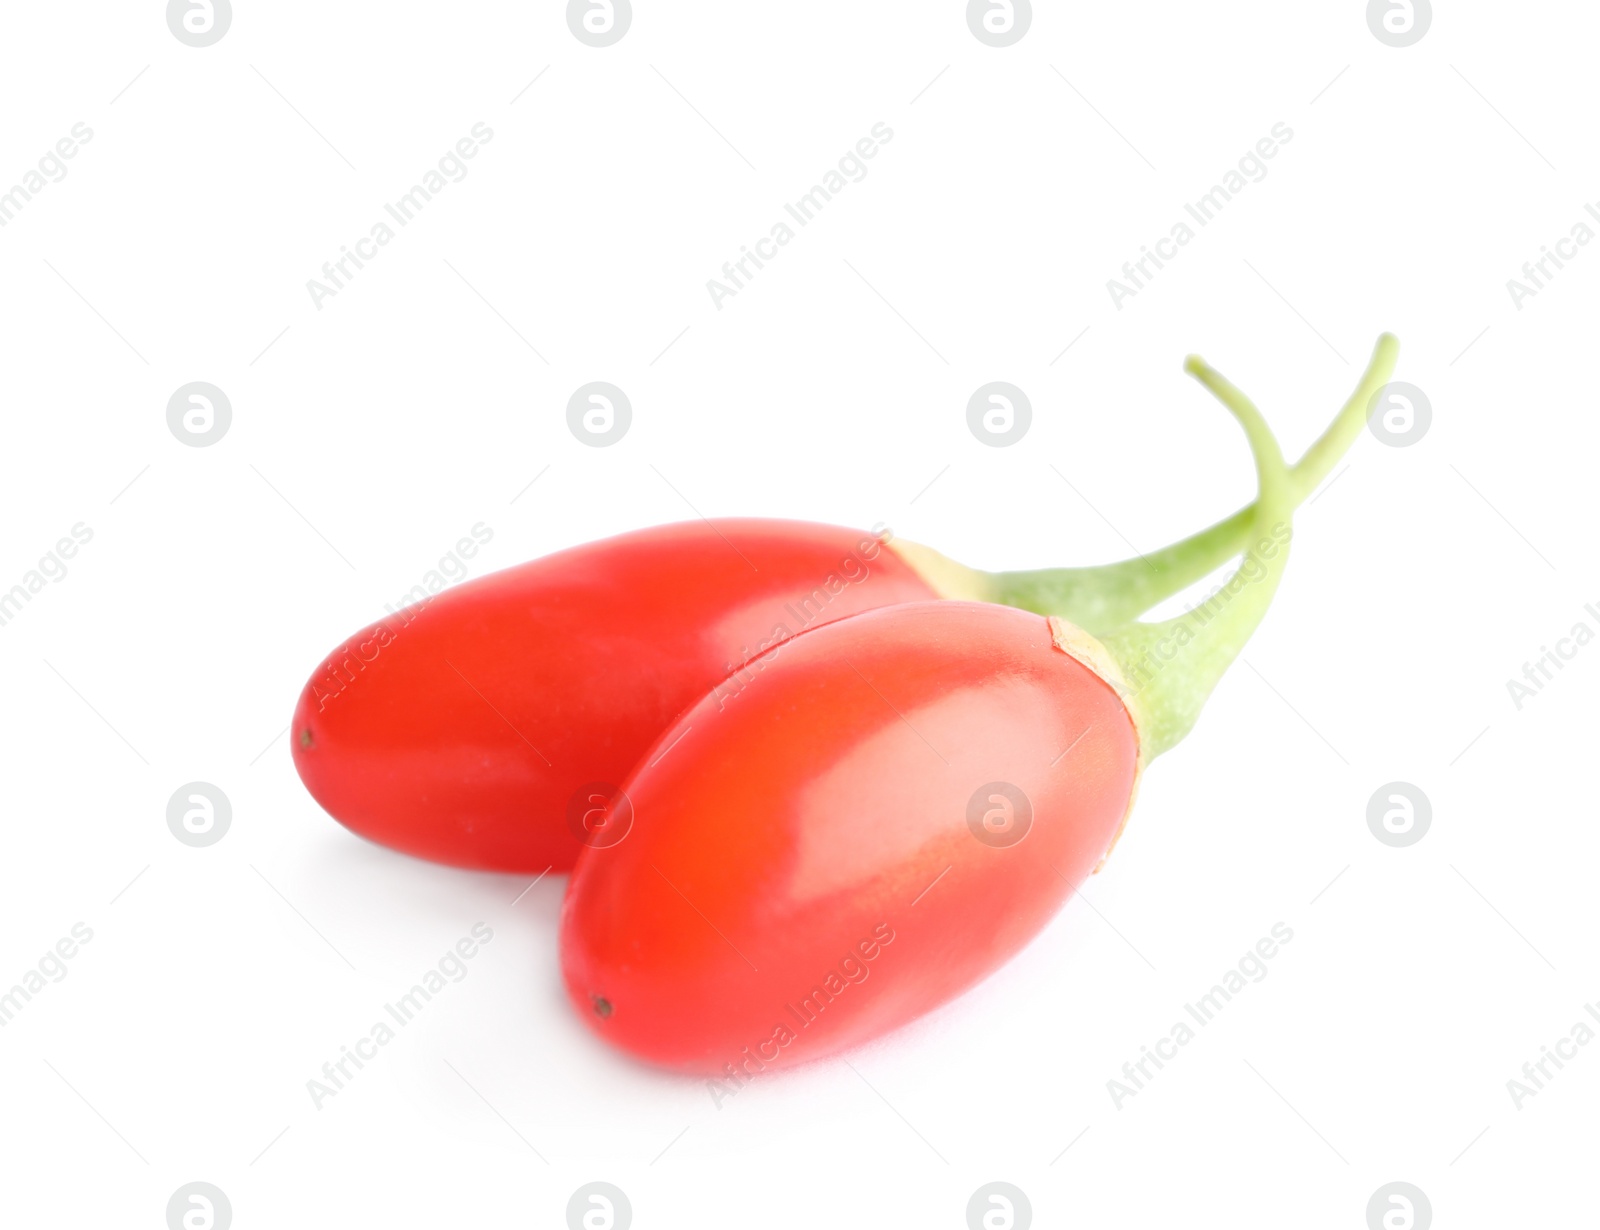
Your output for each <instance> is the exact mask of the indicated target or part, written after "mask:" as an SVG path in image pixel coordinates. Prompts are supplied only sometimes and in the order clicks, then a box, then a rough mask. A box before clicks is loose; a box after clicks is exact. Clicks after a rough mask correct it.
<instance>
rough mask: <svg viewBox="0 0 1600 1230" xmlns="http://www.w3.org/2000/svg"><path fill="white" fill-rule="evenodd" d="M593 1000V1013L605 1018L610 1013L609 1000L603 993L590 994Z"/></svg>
mask: <svg viewBox="0 0 1600 1230" xmlns="http://www.w3.org/2000/svg"><path fill="white" fill-rule="evenodd" d="M591 998H593V1000H594V1011H595V1015H596V1016H598V1017H601V1018H605V1017H608V1016H610V1015H611V1001H610V1000H609V999H607V998H606V997H605V996H603V995H595V996H592V997H591Z"/></svg>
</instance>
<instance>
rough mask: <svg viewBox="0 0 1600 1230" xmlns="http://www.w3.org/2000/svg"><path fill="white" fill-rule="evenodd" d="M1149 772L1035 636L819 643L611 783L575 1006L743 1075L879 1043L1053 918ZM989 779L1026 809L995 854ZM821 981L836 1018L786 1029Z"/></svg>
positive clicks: (888, 623)
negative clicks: (625, 814)
mask: <svg viewBox="0 0 1600 1230" xmlns="http://www.w3.org/2000/svg"><path fill="white" fill-rule="evenodd" d="M1075 740H1076V741H1077V742H1076V743H1074V741H1075ZM1069 746H1070V747H1071V750H1070V751H1067V752H1066V754H1065V755H1063V751H1064V750H1065V749H1067V748H1068V747H1069ZM1137 755H1138V745H1137V736H1136V733H1135V729H1134V725H1133V721H1132V719H1131V718H1130V717H1129V715H1128V711H1127V709H1126V708H1125V707H1124V705H1123V703H1122V701H1121V700H1120V699H1118V697H1117V696H1116V694H1115V693H1114V692H1113V691H1112V689H1111V688H1110V687H1109V686H1108V685H1107V684H1106V683H1105V682H1104V681H1103V680H1102V679H1101V678H1100V677H1099V676H1098V675H1096V674H1095V673H1094V672H1092V671H1091V670H1090V669H1089V668H1088V667H1086V666H1084V665H1082V664H1081V663H1080V662H1078V661H1077V660H1075V659H1074V658H1072V657H1070V656H1068V655H1067V654H1066V653H1065V652H1063V651H1062V650H1060V649H1058V648H1057V647H1055V645H1054V644H1053V643H1052V640H1051V635H1050V629H1049V625H1048V623H1047V621H1046V620H1045V619H1044V618H1043V617H1042V616H1039V615H1033V614H1029V613H1027V612H1024V611H1020V610H1015V609H1012V608H1010V607H1002V606H994V605H989V604H985V603H970V602H954V601H947V602H934V603H916V604H912V605H907V606H900V607H894V608H892V609H887V610H879V611H873V612H869V613H867V614H863V615H858V616H856V617H855V618H853V619H849V620H845V621H843V622H840V623H834V624H831V625H828V626H827V627H822V628H818V629H817V630H815V631H812V632H808V633H806V634H805V635H804V636H801V637H799V638H797V639H796V640H795V641H794V642H792V643H791V644H789V645H786V646H784V647H783V649H782V650H781V651H780V652H779V653H778V654H777V655H775V656H774V657H773V659H772V661H771V662H770V664H769V665H767V666H766V667H765V668H764V669H763V670H761V672H760V673H759V674H757V675H755V676H754V677H753V678H752V679H751V681H750V683H749V685H748V687H747V688H746V689H745V690H744V691H743V692H741V693H739V694H738V695H736V696H732V697H726V698H723V699H721V700H720V701H719V699H718V698H716V697H709V696H708V697H706V698H705V699H704V700H702V701H701V702H700V703H699V704H697V705H696V706H695V707H694V708H693V709H691V710H688V711H687V712H685V713H684V714H683V715H682V716H681V717H680V718H679V720H678V721H677V722H676V723H675V724H674V726H673V728H672V729H670V730H668V731H666V732H665V733H663V734H662V736H661V738H660V739H659V740H658V741H657V743H656V746H655V747H654V748H652V749H651V750H650V751H649V752H647V753H646V755H645V757H644V759H643V760H642V761H641V764H640V767H639V768H638V769H637V770H635V772H634V774H633V775H632V776H631V777H630V778H629V779H628V780H627V781H626V782H625V783H624V784H623V787H622V789H623V791H624V793H625V794H626V795H627V796H628V797H629V799H630V800H631V803H632V806H633V810H634V814H635V817H636V819H635V821H634V825H633V829H632V831H631V832H630V834H629V835H628V837H627V838H626V839H625V840H623V841H622V842H620V843H619V844H616V845H613V846H609V847H605V848H590V849H586V850H585V851H584V852H583V854H582V855H581V856H580V857H579V860H578V865H577V867H576V868H575V869H574V871H573V874H572V879H571V881H570V883H569V885H568V889H567V896H566V902H565V905H564V907H563V911H562V922H561V959H562V969H563V975H564V977H565V980H566V984H567V992H568V995H569V997H570V998H571V999H572V1001H573V1004H574V1006H575V1007H576V1008H577V1010H578V1012H579V1014H580V1015H581V1016H582V1018H583V1019H584V1020H585V1021H586V1022H588V1024H589V1025H590V1026H591V1027H592V1028H593V1029H594V1030H595V1031H596V1032H597V1033H599V1034H600V1035H601V1036H602V1037H603V1038H605V1039H606V1040H607V1041H608V1042H611V1043H613V1044H615V1045H616V1046H619V1047H621V1048H623V1049H624V1050H626V1051H629V1052H631V1053H632V1054H634V1055H635V1056H637V1057H639V1058H641V1059H644V1060H647V1061H649V1062H651V1063H654V1064H659V1065H663V1066H667V1067H671V1068H676V1069H681V1070H685V1071H690V1072H695V1073H703V1074H709V1075H721V1076H723V1077H724V1078H727V1077H728V1075H729V1073H730V1072H732V1073H734V1074H736V1075H735V1078H734V1079H736V1080H743V1079H746V1077H747V1076H753V1075H755V1074H756V1073H758V1072H759V1071H764V1070H767V1069H770V1068H772V1067H775V1066H783V1065H787V1064H792V1063H795V1062H805V1061H809V1060H811V1059H816V1058H819V1057H821V1056H824V1055H827V1054H830V1053H833V1052H836V1051H839V1050H842V1049H844V1048H847V1047H851V1046H854V1045H857V1044H859V1043H862V1042H865V1041H867V1040H869V1039H871V1038H875V1037H877V1036H879V1035H881V1034H883V1033H886V1032H887V1031H889V1030H892V1029H895V1028H897V1027H898V1026H901V1025H904V1024H906V1023H907V1022H909V1021H911V1020H913V1019H915V1018H916V1017H919V1016H921V1015H922V1014H923V1013H926V1012H928V1011H929V1010H931V1009H933V1008H935V1007H937V1006H938V1005H940V1004H942V1003H944V1002H945V1001H947V1000H949V999H951V998H952V997H953V996H955V995H958V994H960V993H961V992H962V991H963V990H965V989H966V988H968V987H970V986H972V985H973V984H974V983H976V982H978V981H979V980H980V979H982V978H984V977H985V976H987V975H988V974H990V973H991V972H993V971H994V970H995V969H996V968H998V967H999V966H1000V965H1001V964H1002V963H1004V962H1005V961H1006V960H1007V959H1008V958H1010V957H1011V956H1012V955H1013V954H1014V953H1015V952H1016V951H1017V950H1018V949H1020V948H1021V947H1022V946H1023V945H1024V944H1026V943H1027V942H1028V941H1029V939H1031V938H1032V937H1033V936H1034V935H1035V934H1036V933H1037V932H1038V931H1039V929H1040V928H1042V927H1043V926H1044V925H1045V923H1046V922H1047V921H1049V919H1050V918H1051V917H1052V916H1053V915H1054V914H1055V913H1056V911H1057V909H1058V908H1059V907H1060V906H1061V904H1062V903H1063V902H1064V901H1065V900H1066V898H1067V897H1068V896H1069V895H1070V894H1071V892H1072V890H1073V889H1074V888H1075V887H1076V886H1077V884H1078V883H1080V882H1081V881H1082V879H1083V878H1084V877H1085V876H1086V875H1088V874H1089V873H1090V872H1091V871H1093V869H1094V867H1095V866H1096V864H1097V863H1098V861H1099V860H1100V858H1101V856H1102V855H1103V854H1104V853H1105V852H1106V851H1107V849H1108V848H1109V846H1110V845H1111V842H1112V840H1113V838H1114V837H1115V835H1116V833H1117V830H1118V828H1119V825H1120V824H1121V821H1122V819H1123V816H1124V815H1125V813H1126V810H1127V808H1128V806H1129V803H1130V799H1131V793H1132V789H1133V784H1134V780H1135V775H1136V774H1135V770H1136V762H1137ZM995 781H1000V782H1009V783H1012V784H1014V785H1016V786H1018V787H1020V788H1021V790H1022V791H1023V793H1024V794H1025V795H1026V796H1027V797H1028V799H1029V800H1031V803H1032V809H1033V821H1032V826H1031V828H1029V830H1028V831H1027V833H1026V835H1025V836H1024V837H1023V838H1022V839H1021V840H1020V841H1019V842H1017V843H1016V844H1014V845H1010V846H1007V847H1003V848H996V847H994V846H992V845H988V844H985V843H984V842H982V841H980V840H979V839H978V838H977V837H976V836H975V835H974V833H973V831H972V829H971V828H970V827H969V823H968V818H967V809H968V804H969V799H971V798H972V797H973V795H974V794H975V793H976V792H978V791H979V789H980V788H981V787H983V786H984V785H986V784H987V783H990V782H995ZM984 797H987V795H985V796H984ZM935 881H937V883H935ZM930 885H932V887H931V888H930V887H929V886H930ZM885 928H886V929H887V931H888V932H889V933H892V936H893V938H892V940H891V941H890V942H888V943H883V942H882V938H883V936H884V930H883V929H885ZM863 941H866V942H867V943H866V945H865V946H862V942H863ZM874 947H875V948H876V949H877V951H876V953H875V954H874V955H872V956H870V957H868V956H866V955H865V954H867V953H869V952H870V951H871V949H873V948H874ZM846 957H853V958H854V959H855V964H856V966H859V967H860V968H864V969H865V970H866V973H865V975H864V976H863V977H862V978H861V980H860V981H859V982H856V981H851V980H850V979H851V978H852V977H853V976H854V971H853V970H852V969H850V968H846V967H845V966H844V965H843V961H844V959H845V958H846ZM830 973H832V974H834V976H835V979H836V982H837V983H838V984H839V985H842V986H843V990H842V992H841V993H839V994H838V995H837V996H836V998H834V1000H833V1002H832V1003H831V1004H829V1005H826V1006H825V1007H824V1010H823V1011H822V1012H820V1013H813V1012H811V1011H810V1010H809V1009H807V1010H805V1011H802V1012H800V1013H799V1014H798V1015H797V1014H796V1013H794V1012H791V1006H794V1005H798V1004H799V1002H800V1001H801V1000H802V999H803V998H805V997H806V996H807V995H808V994H809V993H811V992H812V990H813V989H814V988H816V987H817V986H818V985H819V984H821V985H822V987H823V990H824V991H828V990H829V989H830V988H829V986H828V985H827V984H826V983H825V982H824V981H823V980H824V979H825V977H826V976H827V975H829V974H830ZM813 1002H815V1001H813ZM808 1015H814V1016H815V1020H814V1021H811V1022H810V1023H806V1024H802V1023H801V1022H802V1021H803V1020H804V1019H805V1017H806V1016H808ZM780 1026H781V1027H784V1028H786V1029H787V1030H788V1031H789V1033H790V1035H791V1038H790V1040H789V1041H788V1042H784V1041H783V1040H782V1039H781V1036H780V1034H779V1027H780ZM729 1065H731V1068H730V1066H729ZM729 1087H730V1088H731V1086H729Z"/></svg>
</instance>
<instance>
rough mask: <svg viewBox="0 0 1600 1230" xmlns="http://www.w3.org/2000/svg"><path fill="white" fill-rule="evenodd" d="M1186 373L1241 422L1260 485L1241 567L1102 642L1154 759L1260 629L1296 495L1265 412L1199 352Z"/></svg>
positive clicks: (1186, 726) (1144, 752)
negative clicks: (1202, 596)
mask: <svg viewBox="0 0 1600 1230" xmlns="http://www.w3.org/2000/svg"><path fill="white" fill-rule="evenodd" d="M1184 369H1185V370H1186V371H1188V372H1189V374H1190V375H1192V376H1194V377H1195V378H1196V379H1197V380H1199V381H1200V383H1201V384H1203V385H1205V386H1206V388H1208V389H1209V390H1211V392H1212V393H1214V394H1215V395H1216V396H1217V399H1218V400H1219V401H1221V402H1222V404H1223V405H1224V406H1226V407H1227V408H1228V410H1229V411H1230V412H1231V413H1232V414H1233V416H1234V418H1236V419H1238V420H1239V423H1240V425H1241V426H1242V427H1243V428H1244V432H1245V436H1246V438H1248V440H1249V441H1250V451H1251V453H1252V454H1253V455H1254V457H1255V462H1256V481H1257V484H1258V489H1257V492H1256V502H1255V506H1254V509H1253V510H1247V512H1248V513H1249V520H1248V522H1247V523H1246V526H1245V528H1244V533H1243V535H1242V537H1243V539H1244V542H1243V544H1241V545H1243V546H1244V547H1245V552H1244V558H1243V560H1242V561H1241V562H1240V565H1239V568H1238V569H1237V570H1236V571H1235V572H1234V573H1233V575H1232V576H1231V577H1229V578H1228V580H1227V581H1226V582H1225V583H1224V584H1223V585H1222V586H1220V587H1219V588H1218V589H1217V591H1216V592H1215V593H1214V594H1212V595H1211V597H1209V598H1208V599H1207V600H1206V601H1205V602H1203V603H1201V604H1200V605H1199V606H1197V607H1195V608H1194V609H1193V610H1191V611H1187V612H1185V613H1184V614H1182V615H1179V616H1177V617H1175V618H1173V619H1167V620H1163V621H1161V622H1159V623H1130V624H1127V625H1125V626H1124V627H1122V628H1120V629H1118V630H1117V631H1115V632H1112V633H1110V634H1109V635H1106V636H1102V637H1101V638H1100V639H1101V642H1102V644H1104V646H1105V648H1106V649H1107V651H1108V652H1109V653H1110V654H1111V656H1112V658H1113V659H1114V660H1115V661H1116V663H1117V665H1118V666H1119V667H1120V668H1121V670H1122V676H1123V678H1122V681H1121V686H1120V687H1119V691H1120V692H1121V694H1122V698H1123V700H1124V702H1125V703H1126V704H1127V706H1128V709H1129V711H1130V712H1131V713H1132V714H1133V715H1134V718H1135V720H1136V721H1137V723H1138V726H1139V744H1140V749H1139V750H1140V757H1141V759H1142V760H1143V761H1145V762H1148V761H1150V760H1151V759H1153V758H1154V757H1156V756H1159V755H1160V754H1161V753H1162V752H1164V751H1166V750H1167V749H1168V748H1170V747H1171V746H1172V745H1173V744H1175V743H1177V742H1178V741H1179V740H1180V739H1182V738H1183V737H1184V735H1186V734H1188V733H1189V731H1190V729H1191V728H1192V727H1193V726H1194V723H1195V719H1196V718H1198V717H1199V716H1200V709H1201V707H1202V706H1203V705H1204V704H1205V702H1206V698H1207V697H1208V696H1210V695H1211V690H1212V689H1213V688H1214V687H1216V685H1217V681H1218V680H1219V679H1221V678H1222V675H1223V672H1225V671H1226V670H1227V669H1228V667H1229V666H1230V665H1232V663H1233V660H1234V659H1235V658H1237V657H1238V656H1239V651H1240V650H1242V649H1243V648H1244V645H1245V642H1246V641H1248V640H1249V639H1250V634H1251V633H1252V632H1254V631H1255V630H1256V625H1258V624H1259V623H1260V622H1261V618H1262V616H1264V615H1265V614H1266V613H1267V607H1268V606H1269V605H1270V604H1271V602H1272V596H1273V594H1274V593H1276V592H1277V589H1278V582H1279V580H1280V579H1281V578H1282V576H1283V568H1284V564H1285V562H1286V561H1287V560H1288V557H1289V540H1290V538H1291V537H1292V522H1293V520H1294V508H1295V504H1296V494H1295V486H1294V480H1293V478H1292V477H1291V476H1290V473H1289V471H1288V469H1287V468H1286V467H1285V466H1284V464H1283V453H1282V451H1281V450H1280V449H1279V448H1278V441H1277V440H1276V439H1275V438H1274V437H1273V434H1272V429H1271V428H1269V427H1268V426H1267V423H1266V420H1265V419H1263V418H1262V417H1261V412H1260V411H1259V410H1257V409H1256V408H1255V406H1254V405H1252V404H1251V402H1250V399H1249V398H1247V397H1246V396H1245V395H1244V394H1243V393H1241V392H1240V391H1239V390H1238V389H1236V388H1234V386H1233V385H1231V384H1229V383H1228V381H1227V380H1225V379H1224V378H1223V377H1222V376H1221V375H1219V374H1218V373H1217V372H1215V371H1213V370H1212V369H1211V368H1210V367H1208V366H1206V364H1205V363H1204V362H1203V361H1202V360H1201V359H1200V358H1198V357H1196V356H1193V355H1191V356H1190V357H1189V360H1188V362H1187V363H1185V364H1184Z"/></svg>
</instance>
